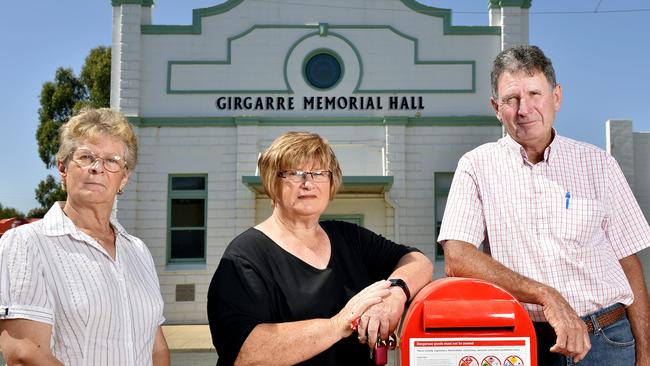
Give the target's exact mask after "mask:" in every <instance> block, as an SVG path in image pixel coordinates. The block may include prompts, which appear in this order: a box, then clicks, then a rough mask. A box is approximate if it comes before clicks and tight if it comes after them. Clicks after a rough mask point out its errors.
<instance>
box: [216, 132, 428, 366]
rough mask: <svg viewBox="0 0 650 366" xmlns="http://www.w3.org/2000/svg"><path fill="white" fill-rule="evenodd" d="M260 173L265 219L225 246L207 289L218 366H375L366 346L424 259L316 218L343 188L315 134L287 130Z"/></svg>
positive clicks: (387, 327) (381, 331)
mask: <svg viewBox="0 0 650 366" xmlns="http://www.w3.org/2000/svg"><path fill="white" fill-rule="evenodd" d="M258 167H259V171H260V176H261V178H262V182H263V185H264V188H265V190H266V192H267V194H268V195H269V196H270V198H271V201H272V204H273V213H272V215H271V217H269V218H268V219H266V220H265V221H263V222H262V223H260V224H259V225H257V226H255V227H254V228H250V229H248V230H246V231H245V232H244V233H242V234H240V235H239V236H238V237H237V238H235V239H234V240H233V241H232V242H231V243H230V245H229V246H228V248H227V249H226V252H225V253H224V255H223V257H222V259H221V262H220V263H219V266H218V268H217V270H216V272H215V274H214V277H213V278H212V283H211V284H210V289H209V293H208V318H209V321H210V331H211V332H212V340H213V343H214V345H215V347H216V349H217V352H218V353H219V361H218V365H233V364H235V365H248V364H273V365H293V364H298V363H301V364H305V365H370V364H374V363H373V362H372V360H371V359H370V357H369V349H368V347H369V346H370V347H374V345H375V342H376V341H377V338H381V339H384V340H385V339H386V338H387V337H388V336H389V334H390V332H392V331H393V330H394V329H395V328H396V327H397V323H398V322H399V319H400V317H401V315H402V311H403V309H404V304H405V303H406V302H407V301H408V300H409V297H411V296H412V295H411V294H415V293H416V292H417V291H418V290H419V289H420V288H422V287H423V286H424V285H425V284H426V283H428V282H429V281H430V279H431V275H432V265H431V262H430V261H429V260H428V259H427V258H426V257H425V256H424V255H423V254H422V253H420V252H418V251H417V250H416V249H414V248H410V247H406V246H402V245H398V244H395V243H393V242H391V241H390V240H387V239H385V238H383V237H381V236H379V235H376V234H374V233H373V232H371V231H369V230H366V229H364V228H361V227H359V226H356V225H354V224H348V223H344V222H338V221H324V222H319V218H320V215H321V214H322V213H323V212H324V211H325V209H326V208H327V205H328V203H329V201H330V200H332V199H333V198H334V195H335V193H336V191H337V189H338V188H339V186H340V184H341V169H340V168H339V163H338V161H337V160H336V156H335V155H334V152H333V151H332V149H331V147H330V146H329V144H328V143H327V142H326V141H325V140H323V139H322V138H321V137H320V136H318V135H316V134H312V133H306V132H289V133H286V134H284V135H282V136H280V137H279V138H277V139H276V140H275V141H274V142H273V143H272V144H271V146H269V148H268V149H267V150H266V151H265V152H264V153H263V154H262V155H261V157H260V158H259V160H258ZM386 279H390V281H387V280H386ZM391 285H393V286H391ZM356 319H358V321H359V325H358V334H354V335H353V330H352V327H351V322H353V321H355V320H356ZM364 343H366V344H367V345H366V344H364Z"/></svg>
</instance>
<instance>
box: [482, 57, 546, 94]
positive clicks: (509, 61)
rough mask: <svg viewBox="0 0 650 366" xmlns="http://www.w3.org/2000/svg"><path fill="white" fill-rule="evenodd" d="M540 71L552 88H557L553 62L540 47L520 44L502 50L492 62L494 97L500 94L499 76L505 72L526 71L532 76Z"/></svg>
mask: <svg viewBox="0 0 650 366" xmlns="http://www.w3.org/2000/svg"><path fill="white" fill-rule="evenodd" d="M538 71H541V72H542V73H543V74H544V76H545V77H546V81H548V83H549V84H550V85H551V88H555V86H556V85H557V81H556V80H555V70H554V69H553V64H552V63H551V60H550V59H549V58H548V57H546V55H544V52H542V50H541V49H540V48H539V47H537V46H531V45H520V46H514V47H512V48H508V49H507V50H503V51H501V52H500V53H499V54H498V55H497V57H496V58H495V59H494V63H493V64H492V73H491V81H492V98H494V99H497V98H498V96H499V95H498V92H497V87H498V83H499V78H500V77H501V75H503V73H504V72H508V73H511V74H516V73H519V72H525V73H527V74H528V75H531V76H532V75H533V74H534V73H535V72H538Z"/></svg>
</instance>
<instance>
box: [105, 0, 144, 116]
mask: <svg viewBox="0 0 650 366" xmlns="http://www.w3.org/2000/svg"><path fill="white" fill-rule="evenodd" d="M112 3H113V41H112V58H111V108H113V109H115V110H119V111H120V112H122V113H123V114H124V115H126V116H139V115H140V81H141V60H142V56H141V47H142V34H141V32H140V27H141V26H142V25H143V24H150V23H151V3H150V2H147V0H143V1H142V4H131V3H129V4H126V3H122V1H119V0H114V1H113V2H112Z"/></svg>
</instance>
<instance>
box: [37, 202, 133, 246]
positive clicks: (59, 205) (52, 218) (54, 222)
mask: <svg viewBox="0 0 650 366" xmlns="http://www.w3.org/2000/svg"><path fill="white" fill-rule="evenodd" d="M64 204H65V202H64V201H61V202H56V203H54V205H52V207H51V208H50V209H49V210H48V211H47V213H46V214H45V216H44V217H43V233H44V234H45V235H47V236H61V235H72V236H75V237H76V236H78V233H79V229H77V226H76V225H75V224H74V223H73V222H72V220H70V218H69V217H68V216H66V214H65V213H64V212H63V205H64ZM110 222H111V225H113V227H114V228H115V233H116V235H122V236H125V237H127V238H128V237H129V235H128V234H127V232H126V230H124V227H123V226H122V225H120V223H119V222H117V219H116V218H115V217H113V216H111V218H110Z"/></svg>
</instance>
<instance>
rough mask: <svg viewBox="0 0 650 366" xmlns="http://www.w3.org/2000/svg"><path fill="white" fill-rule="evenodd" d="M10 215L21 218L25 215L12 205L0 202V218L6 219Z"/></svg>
mask: <svg viewBox="0 0 650 366" xmlns="http://www.w3.org/2000/svg"><path fill="white" fill-rule="evenodd" d="M10 217H16V218H19V219H22V218H23V217H25V215H23V213H22V212H20V211H18V210H16V209H15V208H13V207H5V206H3V205H2V203H0V220H2V219H8V218H10Z"/></svg>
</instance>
